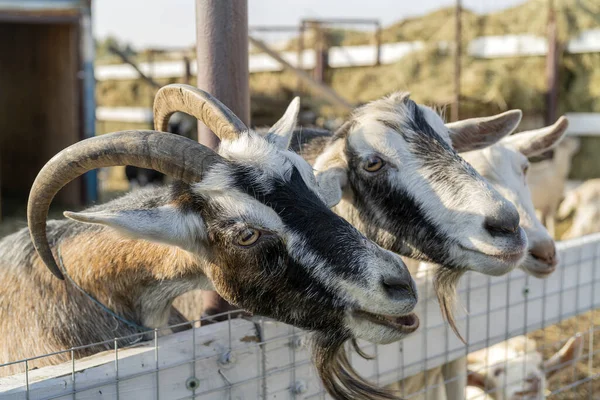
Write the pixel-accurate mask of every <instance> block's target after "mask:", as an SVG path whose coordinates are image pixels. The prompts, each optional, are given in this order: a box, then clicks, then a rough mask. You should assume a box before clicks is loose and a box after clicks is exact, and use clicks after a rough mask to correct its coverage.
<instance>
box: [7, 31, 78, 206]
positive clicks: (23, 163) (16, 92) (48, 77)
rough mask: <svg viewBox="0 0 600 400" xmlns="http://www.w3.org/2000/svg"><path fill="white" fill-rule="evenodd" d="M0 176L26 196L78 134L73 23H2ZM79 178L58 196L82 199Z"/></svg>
mask: <svg viewBox="0 0 600 400" xmlns="http://www.w3.org/2000/svg"><path fill="white" fill-rule="evenodd" d="M0 37H1V38H2V40H0V173H1V178H0V182H1V184H2V193H3V196H4V195H9V196H10V197H11V198H17V199H18V201H19V206H20V201H21V199H23V200H26V198H27V195H28V193H29V189H30V187H31V184H32V183H33V180H34V179H35V177H36V175H37V173H38V172H39V170H40V168H41V167H42V166H43V165H44V163H45V162H46V161H48V160H49V159H50V158H51V157H52V156H54V155H55V154H56V153H57V152H59V151H60V150H62V149H63V148H65V147H67V146H68V145H70V144H72V143H74V142H76V141H78V140H79V139H80V133H79V132H80V121H79V120H80V102H79V98H80V88H79V83H78V78H77V73H78V64H79V60H78V58H79V57H78V26H77V24H23V23H1V24H0ZM81 184H82V183H81V181H80V180H79V181H76V182H74V183H72V184H70V185H68V186H67V187H65V188H64V189H63V190H62V191H61V193H59V196H58V197H57V201H58V202H60V203H62V204H64V205H68V206H73V205H77V204H79V203H80V201H81Z"/></svg>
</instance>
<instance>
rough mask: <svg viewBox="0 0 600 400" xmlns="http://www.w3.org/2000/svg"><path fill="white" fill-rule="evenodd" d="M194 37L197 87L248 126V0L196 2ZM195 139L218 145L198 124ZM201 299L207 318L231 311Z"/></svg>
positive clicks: (208, 296)
mask: <svg viewBox="0 0 600 400" xmlns="http://www.w3.org/2000/svg"><path fill="white" fill-rule="evenodd" d="M196 37H197V40H196V53H197V62H198V73H197V86H198V87H199V88H201V89H203V90H206V91H207V92H209V93H211V94H212V95H214V96H215V97H216V98H217V99H219V100H221V101H222V102H223V103H224V104H225V105H226V106H227V107H229V108H230V109H231V110H232V111H233V112H234V113H235V114H236V115H237V116H238V117H239V118H240V119H241V120H242V121H243V122H244V123H246V124H249V123H250V94H249V87H248V0H196ZM198 140H199V141H200V143H202V144H204V145H207V146H209V147H212V148H215V147H217V146H218V144H219V139H218V138H217V137H216V136H215V135H214V133H213V132H211V131H210V129H208V128H207V127H206V126H204V124H201V123H199V124H198ZM202 300H203V303H204V304H203V307H204V313H205V314H208V315H212V314H216V313H219V312H223V311H227V310H228V309H231V307H230V306H229V304H228V303H227V302H226V301H225V300H223V299H222V298H221V297H220V296H219V295H218V294H217V293H216V292H204V293H203V295H202ZM225 318H227V317H225Z"/></svg>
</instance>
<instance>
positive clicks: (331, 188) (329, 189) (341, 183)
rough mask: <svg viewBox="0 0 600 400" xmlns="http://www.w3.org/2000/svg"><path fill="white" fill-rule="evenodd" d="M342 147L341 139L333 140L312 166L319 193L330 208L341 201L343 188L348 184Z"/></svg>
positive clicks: (346, 167)
mask: <svg viewBox="0 0 600 400" xmlns="http://www.w3.org/2000/svg"><path fill="white" fill-rule="evenodd" d="M344 146H345V142H344V140H343V139H337V140H334V141H333V142H331V143H330V144H329V145H328V146H327V147H326V149H325V151H323V153H321V155H319V157H317V159H316V160H315V164H314V169H315V171H317V172H316V173H315V177H316V179H317V184H318V185H319V192H320V193H321V196H323V198H324V199H325V203H326V204H327V206H328V207H330V208H331V207H333V206H335V205H336V204H337V203H339V202H340V200H342V195H343V192H344V187H345V186H346V184H347V182H348V166H347V162H346V157H345V155H344Z"/></svg>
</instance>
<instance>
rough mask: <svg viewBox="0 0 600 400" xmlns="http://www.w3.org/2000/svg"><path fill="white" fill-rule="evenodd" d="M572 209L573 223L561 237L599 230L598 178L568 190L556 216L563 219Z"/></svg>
mask: <svg viewBox="0 0 600 400" xmlns="http://www.w3.org/2000/svg"><path fill="white" fill-rule="evenodd" d="M573 211H574V212H575V215H574V216H573V224H572V225H571V227H570V228H569V230H567V232H565V234H564V235H563V237H562V238H563V239H572V238H576V237H580V236H584V235H589V234H590V233H596V232H600V179H590V180H588V181H586V182H585V183H583V184H582V185H581V186H579V187H578V188H577V189H574V190H572V191H571V192H569V193H568V194H567V196H566V198H565V200H564V201H563V202H562V203H561V205H560V207H559V209H558V213H557V216H558V218H559V219H564V218H566V217H568V216H569V215H570V214H572V213H573Z"/></svg>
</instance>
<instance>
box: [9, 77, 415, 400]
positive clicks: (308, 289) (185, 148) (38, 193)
mask: <svg viewBox="0 0 600 400" xmlns="http://www.w3.org/2000/svg"><path fill="white" fill-rule="evenodd" d="M174 111H185V112H187V113H190V114H193V115H195V116H196V117H197V118H199V119H200V120H202V121H204V122H205V123H206V124H207V125H208V126H209V127H210V128H211V129H212V130H213V131H214V132H215V133H216V134H217V135H218V136H219V137H220V138H221V139H222V143H221V146H220V148H219V151H218V152H213V151H212V150H210V149H208V148H206V147H204V146H202V145H200V144H198V143H196V142H193V141H191V140H189V139H186V138H183V137H180V136H176V135H172V134H168V133H164V132H156V131H125V132H118V133H114V134H109V135H103V136H100V137H96V138H92V139H88V140H85V141H82V142H79V143H76V144H75V145H73V146H71V147H69V148H67V149H65V150H63V151H62V152H61V153H59V154H58V155H56V156H55V157H54V158H53V159H51V160H50V161H49V162H48V164H46V166H45V167H44V168H43V169H42V171H41V172H40V173H39V175H38V177H37V178H36V181H35V182H34V185H33V187H32V190H31V195H30V199H29V205H28V222H29V228H30V231H31V239H32V241H31V242H30V241H29V239H28V237H27V236H28V233H27V231H26V230H22V231H20V232H18V233H15V234H13V235H11V236H8V237H7V238H5V239H3V240H2V241H1V242H0V282H2V284H1V285H0V288H1V289H0V336H1V337H2V338H3V340H2V341H1V342H0V359H2V360H3V361H14V360H18V359H23V358H26V357H32V356H36V355H39V354H42V353H48V352H53V351H57V350H61V349H65V348H69V347H72V346H80V345H85V344H89V343H94V342H99V341H104V340H108V339H111V338H114V337H120V336H124V335H127V334H131V333H132V332H134V331H135V330H134V329H133V328H131V327H129V326H127V325H125V324H122V323H119V325H118V327H117V328H116V330H115V320H114V319H113V317H112V316H111V315H110V314H108V313H106V312H105V311H104V310H103V309H102V308H100V307H98V305H97V304H94V303H93V302H92V301H91V300H90V299H89V298H87V297H86V296H85V295H84V294H82V293H81V292H79V291H78V290H76V288H75V287H74V286H73V284H72V281H71V280H67V281H65V282H64V283H63V282H61V281H59V280H56V279H53V278H52V276H51V275H50V274H48V273H47V271H45V270H44V264H45V265H46V266H47V267H48V268H50V270H51V271H52V272H53V273H54V274H55V275H56V276H58V277H59V278H62V277H63V275H64V274H68V276H69V278H70V279H72V280H73V281H74V282H77V283H78V285H79V286H80V287H81V288H82V289H83V290H85V291H86V292H87V293H88V294H89V295H91V296H93V297H95V298H96V299H98V300H99V301H100V302H102V303H103V304H105V305H106V306H108V307H109V308H111V309H112V311H114V312H115V313H116V314H118V315H120V316H121V317H123V318H126V319H128V320H129V321H132V322H133V323H135V324H137V325H141V326H143V327H145V328H160V327H164V326H166V325H167V322H168V318H169V311H170V308H171V304H172V301H173V299H174V298H175V297H177V296H179V295H181V294H182V293H185V292H187V291H189V290H193V289H207V290H211V289H214V290H216V291H217V292H218V293H219V294H220V295H221V296H223V297H224V298H225V299H227V300H228V301H230V302H232V303H233V304H236V305H238V306H240V307H242V308H244V309H246V310H249V311H251V312H253V313H256V314H260V315H265V316H269V317H272V318H275V319H277V320H280V321H284V322H286V323H289V324H292V325H295V326H298V327H301V328H304V329H308V330H311V331H314V332H315V341H314V342H315V361H316V363H317V367H318V369H319V371H320V373H321V376H322V378H323V380H324V382H325V385H326V387H327V388H328V390H329V391H330V392H331V393H332V394H333V395H334V396H336V397H337V398H356V397H361V396H363V397H367V396H369V397H372V396H375V397H377V396H379V395H381V396H383V397H385V396H387V394H385V392H382V391H380V390H379V389H377V388H375V387H373V386H370V385H369V384H368V383H366V382H365V381H363V380H361V379H360V378H359V377H358V376H357V375H356V374H355V373H353V371H352V369H351V367H350V366H349V364H348V363H347V362H346V361H347V360H346V359H345V355H344V353H343V346H342V345H343V343H344V342H345V341H346V340H348V339H352V338H362V339H366V340H369V341H372V342H375V343H388V342H391V341H395V340H399V339H401V338H402V337H404V336H405V335H407V334H408V333H411V332H413V331H414V330H415V329H417V327H418V324H419V321H418V319H417V317H416V316H415V315H414V314H412V313H411V311H412V310H413V308H414V306H415V304H416V301H417V294H416V289H415V286H414V282H413V280H412V278H411V277H410V274H409V273H408V270H407V268H406V266H405V265H404V264H403V262H402V260H401V259H400V257H398V256H397V255H395V254H393V253H391V252H389V251H387V250H384V249H382V248H380V247H379V246H377V245H376V244H374V243H373V242H371V241H369V240H368V239H367V238H365V236H363V234H361V233H360V232H359V231H358V230H357V229H355V228H354V227H353V226H352V225H350V224H349V223H348V222H346V221H345V220H343V219H342V218H340V217H339V216H337V215H336V214H334V213H333V212H332V211H331V210H330V209H329V208H328V207H327V205H326V204H325V202H324V201H323V198H322V195H321V193H320V190H319V187H318V186H317V182H316V180H315V177H314V175H313V171H312V169H311V167H310V166H309V165H308V164H307V163H306V162H305V161H304V160H303V159H302V158H301V157H300V156H298V155H297V154H295V153H293V152H290V151H288V150H287V147H288V145H289V141H290V137H291V135H292V132H293V130H294V127H295V120H296V115H297V112H298V101H297V100H295V101H294V102H293V103H292V104H291V106H290V108H289V109H288V111H287V112H286V114H285V115H284V117H283V118H282V119H281V120H280V122H279V123H278V124H276V125H275V126H274V127H273V128H272V129H271V131H270V132H269V133H268V134H267V135H265V136H263V135H260V134H258V133H256V132H254V131H250V130H248V129H247V128H246V127H245V125H244V124H243V123H242V122H241V121H240V120H239V119H238V118H237V117H236V116H235V115H234V114H233V113H232V112H231V111H230V110H228V109H227V108H226V107H225V106H224V105H223V104H221V103H220V102H218V101H217V100H216V99H214V98H212V96H210V95H208V94H207V93H204V92H202V91H199V90H197V89H195V88H192V87H189V86H185V85H170V86H167V87H165V88H163V89H161V91H159V93H158V94H157V102H156V109H155V116H156V118H157V121H158V125H157V126H160V127H161V129H164V128H165V127H166V123H167V121H168V118H169V116H170V115H171V114H172V113H173V112H174ZM113 165H134V166H136V167H140V168H153V169H155V170H158V171H159V172H161V173H164V174H165V175H168V176H171V177H173V178H175V179H176V180H178V181H179V182H178V183H176V184H174V185H172V186H170V187H164V188H155V189H151V190H150V189H148V190H140V191H138V192H135V193H130V194H129V195H126V196H125V197H123V198H120V199H117V200H114V201H112V202H110V203H107V204H104V205H100V206H97V207H93V208H91V209H88V210H85V211H83V212H78V213H72V212H67V213H65V215H66V216H67V217H68V220H61V221H51V222H50V223H48V224H47V223H46V218H47V211H48V207H49V205H50V203H51V201H52V198H53V197H54V196H55V194H56V193H57V192H58V191H59V190H60V189H61V188H62V187H63V186H64V185H65V184H66V183H68V182H69V181H70V180H72V179H74V178H76V177H77V176H79V175H81V174H82V173H85V172H86V171H89V170H91V169H94V168H100V167H108V166H113ZM36 251H37V253H38V254H37V255H36V254H35V252H36ZM59 252H60V257H58V254H59ZM57 260H59V262H57ZM59 265H60V267H59ZM63 268H64V269H63ZM16 305H18V307H17V306H16ZM16 331H23V332H25V331H26V332H27V334H18V333H16ZM98 350H100V349H98V348H94V349H86V350H81V351H79V352H77V356H84V355H87V354H89V353H90V352H94V351H98ZM61 357H63V356H56V357H48V358H44V359H41V360H38V361H35V362H34V361H32V363H30V365H29V367H30V368H31V367H35V366H41V365H44V364H47V363H56V362H59V361H63V360H62V358H61ZM66 357H67V358H68V355H67V356H66ZM3 372H6V371H3Z"/></svg>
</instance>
